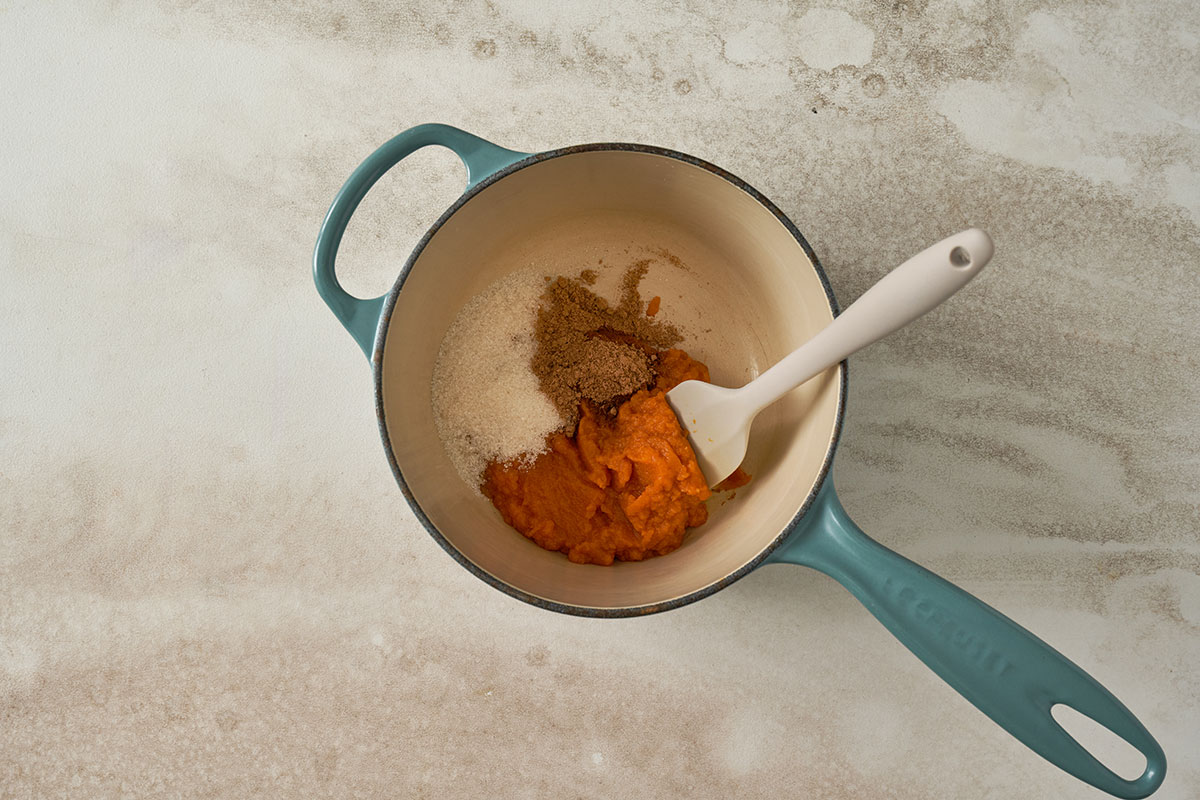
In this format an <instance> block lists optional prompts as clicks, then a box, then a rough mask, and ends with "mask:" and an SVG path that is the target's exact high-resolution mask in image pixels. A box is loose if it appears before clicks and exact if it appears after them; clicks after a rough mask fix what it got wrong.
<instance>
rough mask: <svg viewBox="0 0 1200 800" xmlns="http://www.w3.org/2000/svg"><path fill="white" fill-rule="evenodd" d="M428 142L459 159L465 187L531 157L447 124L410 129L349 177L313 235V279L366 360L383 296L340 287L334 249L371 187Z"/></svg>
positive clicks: (373, 338) (370, 348)
mask: <svg viewBox="0 0 1200 800" xmlns="http://www.w3.org/2000/svg"><path fill="white" fill-rule="evenodd" d="M431 144H435V145H441V146H442V147H447V148H449V149H450V150H453V151H454V153H455V154H456V155H457V156H458V157H459V158H460V159H462V162H463V164H464V165H465V166H466V168H467V187H466V188H467V189H471V188H472V187H473V186H475V185H476V184H478V183H480V182H481V181H483V180H484V179H485V178H487V177H488V176H489V175H492V174H493V173H495V172H497V171H498V170H501V169H503V168H504V167H507V166H508V165H509V164H513V163H515V162H517V161H520V160H522V159H524V158H527V157H528V156H529V155H530V154H529V153H520V152H517V151H515V150H508V149H506V148H503V147H500V146H499V145H495V144H492V143H491V142H489V141H487V140H486V139H480V138H479V137H478V136H475V135H473V134H470V133H467V132H466V131H464V130H459V129H458V128H454V127H451V126H450V125H441V124H436V123H430V124H426V125H418V126H416V127H415V128H409V129H408V130H406V131H404V132H403V133H401V134H399V135H397V136H394V137H393V138H392V139H390V140H388V141H387V142H385V143H384V144H383V145H382V146H381V147H380V148H379V149H378V150H376V151H375V152H374V153H372V154H371V155H369V156H367V159H366V160H365V161H363V162H362V164H360V165H359V166H358V168H357V169H356V170H354V172H352V173H351V174H350V177H349V178H348V179H347V180H346V183H345V185H343V186H342V188H341V189H340V190H338V193H337V195H336V196H335V197H334V198H333V204H332V205H330V206H329V213H328V214H326V215H325V221H324V222H323V223H322V224H321V232H320V233H319V234H318V235H317V246H316V248H315V249H314V250H313V281H314V282H315V283H316V284H317V291H318V292H319V293H320V295H321V299H322V300H324V301H325V304H326V305H328V306H329V309H330V310H331V311H332V312H333V314H334V316H335V317H337V318H338V320H339V321H340V322H341V323H342V325H343V326H344V327H345V328H346V330H347V331H349V332H350V335H351V336H353V337H354V341H356V342H358V346H359V347H361V348H362V351H363V353H365V354H366V356H367V358H368V359H370V358H371V356H372V353H373V351H374V347H375V332H376V330H377V328H378V327H379V320H380V316H381V315H382V313H383V303H384V299H385V298H386V297H387V295H381V296H379V297H374V298H371V299H370V300H363V299H360V298H357V297H355V296H353V295H352V294H350V293H349V292H347V291H346V290H345V289H343V288H342V285H341V283H339V282H338V279H337V273H336V272H335V271H334V261H335V260H336V258H337V251H338V246H339V245H340V244H341V243H342V235H343V234H344V233H345V232H346V226H347V225H348V224H349V222H350V217H351V216H353V215H354V211H355V209H357V208H358V204H359V203H361V202H362V199H363V198H364V197H366V196H367V192H369V191H370V190H371V187H372V186H374V185H375V183H376V182H377V181H378V180H379V179H380V178H382V177H383V175H384V173H386V172H387V171H388V170H389V169H391V168H392V167H394V166H395V165H396V164H398V163H399V162H400V161H401V160H402V159H403V158H404V157H405V156H408V155H410V154H412V153H413V152H415V151H417V150H420V149H421V148H422V147H427V146H428V145H431Z"/></svg>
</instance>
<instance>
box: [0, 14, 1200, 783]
mask: <svg viewBox="0 0 1200 800" xmlns="http://www.w3.org/2000/svg"><path fill="white" fill-rule="evenodd" d="M234 5H240V6H242V8H240V9H237V8H230V7H229V6H234ZM441 5H443V4H438V3H401V4H396V5H394V6H389V5H388V4H377V3H366V2H363V3H355V2H346V3H343V2H335V3H326V2H312V3H306V2H294V3H289V4H279V5H277V4H273V3H272V4H268V3H253V2H251V3H241V4H228V3H219V2H209V1H207V0H200V2H190V1H187V0H185V1H184V2H169V1H167V0H164V2H159V3H129V2H126V3H111V4H103V6H102V7H101V4H96V5H95V6H92V5H84V6H83V7H73V6H72V5H69V4H59V3H4V4H2V5H0V75H3V79H2V80H0V87H2V88H0V97H2V102H0V187H2V198H0V274H2V278H3V282H2V287H3V288H0V309H2V311H0V317H2V319H3V324H2V325H0V354H2V357H3V362H2V364H3V376H4V378H3V380H2V381H0V447H2V452H3V459H2V461H0V798H29V797H78V798H107V797H227V798H247V797H269V798H281V797H305V798H308V797H338V798H343V797H429V798H443V797H455V798H458V797H538V798H542V797H545V798H576V797H580V798H583V797H586V798H593V797H596V798H601V797H636V798H683V797H739V798H781V797H824V798H875V797H879V798H931V797H953V798H1001V797H1014V796H1018V797H1047V798H1094V797H1100V796H1101V795H1100V793H1099V792H1097V791H1095V790H1092V789H1091V788H1089V787H1087V786H1085V785H1083V784H1081V783H1079V782H1078V781H1076V780H1074V779H1073V778H1070V777H1068V776H1066V775H1065V774H1063V773H1060V772H1059V771H1058V770H1057V769H1055V768H1054V767H1052V766H1050V765H1049V764H1047V763H1045V762H1044V761H1042V760H1041V759H1039V758H1038V757H1036V756H1034V755H1033V754H1032V753H1030V752H1029V751H1028V750H1026V749H1025V748H1024V747H1023V746H1022V745H1020V744H1018V743H1017V742H1016V741H1015V740H1013V739H1012V738H1010V737H1009V736H1008V735H1007V734H1006V733H1004V732H1003V731H1001V730H1000V729H999V728H997V727H996V726H994V725H993V724H991V723H990V722H989V721H988V720H987V719H986V718H984V717H983V716H982V715H981V714H980V713H979V712H978V711H976V710H975V709H974V708H973V707H971V706H970V705H969V704H968V703H967V702H966V701H964V700H962V699H961V698H960V697H959V696H958V695H956V694H955V693H954V692H953V691H952V690H950V689H949V688H947V687H946V686H945V685H944V684H942V683H941V682H940V681H939V680H938V679H936V678H935V677H934V676H933V675H932V674H931V673H930V672H929V671H928V670H926V669H925V667H923V666H922V665H921V664H920V663H919V662H918V661H917V660H916V659H915V658H913V657H912V656H911V655H910V654H909V653H908V652H907V651H906V650H904V649H903V647H901V646H900V645H899V644H897V643H896V642H894V641H893V640H892V639H891V638H890V637H889V636H888V635H887V634H886V633H885V632H884V631H883V630H882V628H881V627H880V626H879V625H878V624H877V623H876V622H875V621H874V620H873V619H871V617H870V616H869V615H868V614H867V613H866V612H865V611H864V610H863V609H862V608H861V607H860V606H859V605H858V604H857V603H856V602H855V601H854V600H853V599H852V598H851V597H850V595H849V594H847V593H846V592H845V591H843V590H842V589H841V588H840V587H838V586H837V585H835V584H834V583H833V582H832V581H829V580H827V579H825V578H822V577H819V576H817V575H816V574H815V573H808V572H802V571H800V570H797V569H790V568H784V567H771V568H767V569H764V570H762V571H760V572H758V573H756V574H754V575H752V576H751V577H749V578H747V579H745V580H743V581H741V582H739V583H737V584H735V585H733V586H732V587H731V588H729V589H728V590H726V591H723V592H721V593H719V594H717V595H715V596H713V597H711V598H709V599H706V600H704V601H703V602H700V603H697V604H694V605H691V606H688V607H686V608H683V609H681V610H678V611H674V612H670V613H667V614H662V615H658V616H654V617H649V618H645V619H638V620H621V621H599V620H587V619H578V618H573V617H566V616H559V615H555V614H551V613H548V612H545V611H541V610H539V609H536V608H533V607H530V606H526V605H524V604H522V603H520V602H518V601H516V600H513V599H511V598H509V597H507V596H505V595H503V594H501V593H499V592H497V591H495V590H493V589H491V588H489V587H488V586H486V585H485V584H484V583H482V582H481V581H479V580H477V579H476V578H474V577H472V576H471V575H470V574H469V573H468V572H467V571H465V570H463V569H462V568H461V567H459V566H458V565H457V564H456V563H454V561H453V560H451V559H450V558H449V557H447V556H446V555H445V553H444V552H443V551H442V550H441V549H440V548H439V547H438V546H437V544H436V543H435V542H434V541H433V540H432V539H431V538H430V537H429V536H428V535H427V534H426V533H425V532H424V531H423V530H422V529H421V527H420V526H419V525H418V524H417V522H416V521H415V519H414V517H413V516H412V514H411V513H410V512H409V510H408V508H407V507H406V505H405V502H404V499H403V497H402V495H401V494H400V492H399V491H398V490H397V488H396V486H395V483H394V480H393V478H392V475H391V473H390V471H389V469H388V466H387V463H386V461H385V459H384V457H383V454H382V452H381V448H380V446H379V441H378V435H377V433H376V427H375V418H374V413H373V406H372V398H371V381H370V375H369V372H368V369H367V367H366V365H365V364H364V363H363V359H362V355H361V353H359V352H358V350H357V349H356V347H355V346H354V344H353V342H352V341H351V340H350V338H349V337H348V336H346V334H345V333H344V332H343V331H342V329H341V328H340V327H339V325H338V324H337V322H336V321H335V320H334V319H333V317H332V316H331V315H330V314H329V313H328V311H327V310H326V308H325V307H324V305H323V304H322V303H321V301H320V300H319V298H318V297H317V294H316V292H315V291H314V289H313V286H312V281H311V278H310V275H309V264H310V257H311V248H312V244H313V241H314V239H315V236H316V231H317V227H318V225H319V223H320V221H321V219H322V217H323V215H324V213H325V211H326V209H327V207H328V203H329V201H330V200H331V199H332V196H333V194H334V192H335V191H336V189H337V188H338V187H339V186H340V185H341V183H342V181H343V180H344V179H345V177H346V176H347V175H348V174H349V172H350V170H351V169H353V168H354V166H356V165H357V164H358V162H359V161H360V160H361V159H362V158H363V157H364V156H365V155H367V154H368V153H369V152H370V151H371V150H372V149H373V148H374V147H375V146H376V145H378V144H379V143H381V142H382V141H384V140H385V139H386V138H388V137H389V136H391V135H392V134H394V133H396V132H397V131H399V130H402V129H404V128H407V127H409V126H411V125H414V124H417V123H420V122H426V121H441V122H448V123H451V124H455V125H458V126H460V127H463V128H466V129H468V130H471V131H473V132H476V133H478V134H480V135H482V136H485V137H486V138H489V139H491V140H493V141H496V142H499V143H501V144H505V145H508V146H511V147H514V148H518V149H523V150H538V149H547V148H551V147H558V146H563V145H567V144H573V143H579V142H587V141H605V140H617V141H635V142H646V143H652V144H658V145H662V146H666V147H671V148H675V149H679V150H683V151H686V152H689V153H693V154H695V155H697V156H700V157H702V158H705V159H707V160H710V161H712V162H715V163H717V164H720V165H721V166H723V167H725V168H727V169H729V170H731V171H732V172H734V173H735V174H738V175H740V176H742V177H744V178H745V179H747V180H748V181H750V182H751V183H753V184H754V185H756V186H757V187H758V188H759V189H761V190H762V191H763V192H765V193H766V194H767V195H768V196H769V197H771V198H772V199H773V200H775V201H776V203H777V204H778V205H779V206H780V207H781V208H782V209H783V210H784V211H785V212H786V213H787V214H788V215H790V216H791V217H792V219H793V220H795V222H796V223H797V225H798V226H799V227H800V229H801V230H802V231H803V232H804V233H805V234H806V236H807V237H808V239H809V241H810V242H811V243H812V244H813V246H814V247H815V249H816V251H817V253H818V254H819V256H820V257H821V259H822V261H823V262H824V264H825V266H826V269H827V270H828V272H829V275H830V278H831V281H832V283H833V287H834V289H835V291H836V292H837V293H838V295H839V297H840V298H841V299H842V301H843V303H845V302H848V301H849V300H852V299H853V298H854V297H856V296H857V295H858V294H860V293H861V292H862V291H863V290H865V289H866V288H867V287H868V286H869V285H870V284H871V283H872V282H874V281H875V280H876V279H877V278H878V277H879V276H880V274H881V270H884V269H886V267H887V266H889V265H892V264H895V263H898V262H899V260H902V259H903V258H904V257H905V256H907V255H909V254H911V253H913V252H915V251H916V250H918V249H920V248H921V247H923V246H924V245H926V244H928V243H930V242H932V241H935V240H936V239H938V238H940V237H942V236H944V235H946V234H948V233H951V232H953V231H954V230H956V229H958V228H961V227H964V226H965V225H967V224H978V225H980V226H982V227H985V228H987V229H988V230H990V231H991V232H992V233H993V235H994V236H995V238H996V241H997V243H998V246H999V250H998V255H997V257H996V259H995V261H994V263H993V265H992V266H991V267H989V271H988V273H986V274H985V277H984V278H983V279H981V280H980V281H977V282H976V283H974V284H972V286H971V288H970V290H969V291H967V292H964V293H963V294H962V295H961V296H960V297H958V298H955V300H954V301H953V302H952V303H950V304H948V305H947V306H945V307H944V308H942V309H940V310H938V311H937V312H935V313H934V314H933V315H931V317H929V318H927V319H926V320H924V321H923V322H922V323H920V324H917V325H915V326H913V327H911V328H908V329H906V330H904V331H902V332H900V333H898V334H896V335H895V336H893V337H892V338H890V339H888V340H887V341H885V342H884V343H881V344H879V345H877V346H875V347H873V348H871V349H869V350H867V351H865V352H863V353H862V354H860V355H858V356H855V357H854V358H853V359H852V361H851V382H850V386H851V389H850V403H849V412H848V417H847V422H846V430H845V434H844V437H843V440H842V447H841V450H840V456H839V462H838V473H837V484H838V487H839V490H840V493H841V495H842V498H843V500H844V502H845V504H846V506H847V508H848V509H849V510H850V512H851V513H852V514H853V515H854V516H855V518H856V519H857V520H858V521H859V522H860V523H861V524H862V525H863V527H864V528H865V529H866V530H867V531H868V532H871V533H872V534H873V535H875V536H876V537H877V538H879V539H880V540H881V541H882V542H884V543H885V544H887V545H889V546H890V547H893V548H895V549H897V550H899V551H900V552H902V553H904V554H906V555H908V556H910V557H912V558H914V559H915V560H917V561H920V562H922V563H925V564H927V565H928V566H930V567H931V568H932V569H934V570H935V571H937V572H939V573H941V574H943V575H945V576H946V577H948V578H949V579H950V580H952V581H954V582H956V583H958V584H960V585H962V586H963V587H964V588H966V589H968V590H969V591H971V592H973V593H975V594H977V595H979V596H981V597H982V598H984V599H985V600H987V601H989V602H991V603H992V604H994V605H995V606H996V607H997V608H999V609H1000V610H1002V611H1004V612H1005V613H1007V614H1008V615H1010V616H1012V617H1013V618H1015V619H1016V620H1018V621H1019V622H1021V623H1022V624H1024V625H1026V626H1027V627H1029V628H1031V629H1032V630H1033V631H1034V632H1035V633H1037V634H1039V635H1041V636H1042V637H1044V638H1045V639H1046V640H1048V641H1049V642H1051V643H1052V644H1053V645H1054V646H1056V647H1057V648H1059V649H1060V650H1062V651H1063V652H1064V653H1065V654H1066V655H1068V656H1069V657H1071V658H1072V659H1074V660H1076V661H1077V662H1078V663H1080V664H1081V665H1082V666H1083V667H1084V668H1085V669H1087V670H1088V671H1089V672H1091V673H1092V674H1093V675H1095V676H1096V677H1097V678H1098V679H1099V680H1100V681H1101V682H1102V683H1104V684H1105V685H1106V686H1108V687H1109V688H1110V689H1112V690H1113V692H1114V693H1115V694H1116V695H1117V696H1118V697H1120V698H1121V699H1122V700H1123V701H1124V702H1125V703H1126V704H1127V705H1129V706H1130V708H1131V709H1132V710H1133V711H1134V712H1135V713H1136V714H1137V715H1138V716H1139V717H1140V718H1141V719H1142V720H1143V721H1144V722H1145V723H1146V725H1147V726H1148V727H1149V728H1150V730H1151V731H1152V732H1153V733H1154V734H1155V735H1156V736H1157V737H1158V739H1159V741H1160V742H1161V743H1162V744H1163V746H1164V747H1165V749H1166V751H1167V754H1168V758H1169V761H1170V769H1169V770H1168V775H1167V782H1166V784H1165V785H1164V787H1163V788H1162V790H1161V791H1160V792H1159V794H1158V795H1156V796H1157V797H1161V798H1164V800H1166V798H1178V799H1180V800H1183V799H1185V798H1186V799H1187V800H1191V799H1192V798H1195V797H1196V796H1197V795H1198V794H1200V756H1197V752H1200V747H1198V744H1200V697H1198V696H1200V676H1198V675H1197V666H1196V665H1197V663H1200V544H1198V539H1197V531H1198V530H1200V414H1198V413H1197V408H1200V368H1198V365H1197V354H1198V353H1200V272H1198V266H1200V135H1198V130H1200V80H1198V74H1200V57H1198V56H1197V52H1198V49H1200V11H1198V10H1197V6H1196V5H1195V4H1194V3H1192V2H1185V1H1183V0H1176V1H1175V2H1161V3H1159V2H1142V3H1106V2H1065V3H1047V4H1044V5H1039V4H1034V3H1031V2H1020V3H1013V4H1009V3H998V2H982V1H973V0H959V1H958V2H936V1H935V0H928V2H927V1H926V0H897V2H884V3H866V2H860V3H854V2H850V3H840V2H836V0H831V2H829V3H828V4H826V5H821V6H808V5H806V4H803V3H793V4H785V3H761V4H750V3H745V4H743V3H735V2H731V1H730V0H718V2H713V3H706V4H691V5H682V4H679V3H673V2H653V3H640V4H634V3H626V4H615V3H587V4H583V3H579V4H575V3H570V4H569V3H556V2H549V1H548V0H519V1H517V2H499V0H498V1H497V2H465V3H459V4H454V5H453V7H452V8H449V9H445V10H440V9H439V7H440V6H441ZM280 6H285V7H280ZM462 179H463V177H462V170H461V167H460V166H459V165H458V164H457V162H456V160H455V159H454V157H453V156H452V155H451V154H450V153H448V152H447V151H444V150H442V151H434V150H425V151H422V152H420V153H418V154H417V155H416V156H414V157H413V158H411V159H410V160H409V161H408V162H406V164H405V166H404V167H403V168H402V169H399V170H395V171H394V172H393V173H392V174H389V175H388V176H387V177H386V178H385V179H384V181H383V182H382V183H381V184H380V186H379V187H378V189H377V190H376V191H375V192H374V193H373V194H372V195H371V196H370V197H369V198H368V200H367V202H366V203H365V204H364V206H363V209H362V211H361V212H360V215H359V216H358V217H356V220H355V222H354V223H353V224H352V226H351V231H350V236H349V238H348V241H347V249H346V251H345V254H344V256H343V259H342V261H341V262H340V263H341V264H343V265H344V269H343V274H344V276H345V281H346V283H347V285H348V288H350V289H351V290H353V291H356V292H357V293H359V294H361V295H367V294H369V293H379V292H381V291H383V290H384V289H385V288H386V287H387V286H389V285H390V284H391V282H392V280H393V278H394V277H395V275H396V273H397V271H398V268H399V266H400V264H401V263H402V261H403V258H404V256H405V255H406V254H407V252H408V251H409V250H410V249H411V248H412V246H413V244H414V243H415V242H416V240H417V239H418V237H419V236H420V234H421V232H422V231H423V230H424V229H425V228H426V227H427V226H428V225H429V224H430V223H431V222H432V221H433V220H434V219H435V218H436V217H437V215H438V214H439V213H440V211H441V210H442V209H444V208H445V207H446V206H447V205H448V204H449V203H450V202H451V201H452V200H453V198H454V197H455V196H456V195H457V194H458V193H459V191H460V190H461V186H462Z"/></svg>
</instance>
